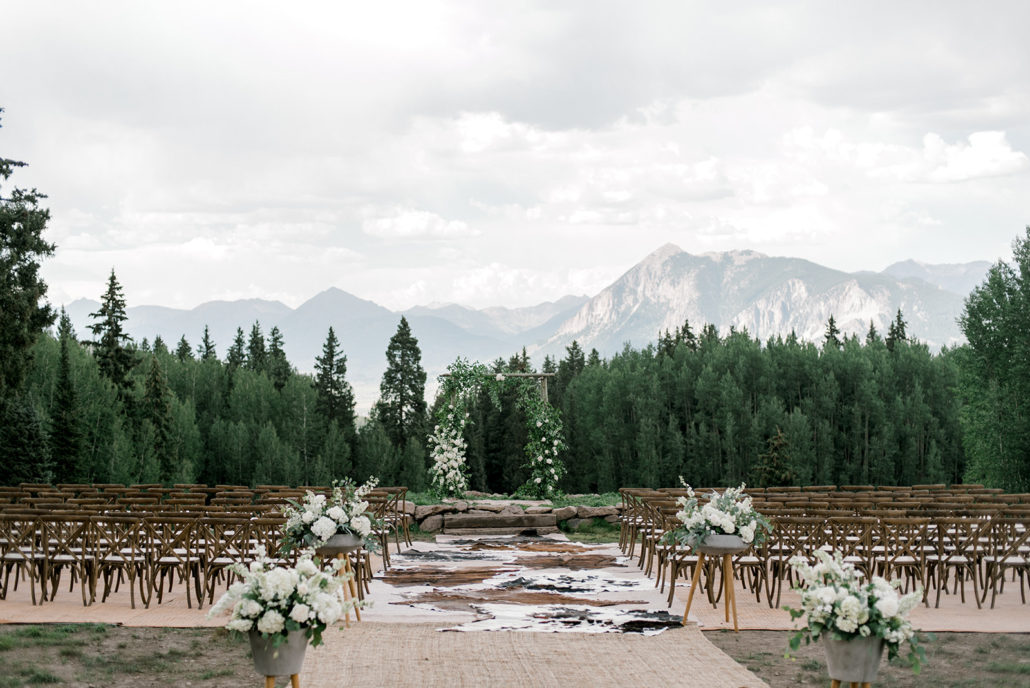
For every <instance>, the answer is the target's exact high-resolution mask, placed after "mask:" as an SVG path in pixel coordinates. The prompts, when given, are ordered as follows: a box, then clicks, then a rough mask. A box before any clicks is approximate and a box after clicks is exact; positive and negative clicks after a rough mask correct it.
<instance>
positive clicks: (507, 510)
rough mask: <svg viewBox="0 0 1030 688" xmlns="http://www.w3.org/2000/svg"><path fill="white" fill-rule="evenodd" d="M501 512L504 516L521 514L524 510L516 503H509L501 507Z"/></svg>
mask: <svg viewBox="0 0 1030 688" xmlns="http://www.w3.org/2000/svg"><path fill="white" fill-rule="evenodd" d="M501 513H502V514H503V515H505V516H522V515H523V514H525V513H526V512H525V510H523V508H522V507H521V506H519V505H518V504H509V505H508V506H506V507H504V508H503V509H501Z"/></svg>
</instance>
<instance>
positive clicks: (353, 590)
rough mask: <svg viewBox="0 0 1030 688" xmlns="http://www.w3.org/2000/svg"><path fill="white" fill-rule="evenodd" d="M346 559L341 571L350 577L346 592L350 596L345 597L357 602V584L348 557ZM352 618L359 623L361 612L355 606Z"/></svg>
mask: <svg viewBox="0 0 1030 688" xmlns="http://www.w3.org/2000/svg"><path fill="white" fill-rule="evenodd" d="M346 558H347V561H346V562H345V563H344V565H343V570H344V572H345V573H348V574H350V577H349V578H348V579H347V590H348V591H349V593H350V594H349V595H347V597H348V599H351V600H357V599H358V588H357V583H356V582H355V580H354V579H355V575H354V569H353V568H352V567H351V565H350V557H349V556H348V557H346ZM354 616H355V617H356V619H357V620H358V621H361V610H360V609H358V608H357V607H356V606H355V607H354Z"/></svg>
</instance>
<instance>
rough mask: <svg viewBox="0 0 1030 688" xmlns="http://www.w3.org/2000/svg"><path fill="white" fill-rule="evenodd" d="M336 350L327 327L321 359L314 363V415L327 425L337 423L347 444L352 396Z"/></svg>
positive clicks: (350, 434) (337, 343) (351, 426)
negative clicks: (318, 416)
mask: <svg viewBox="0 0 1030 688" xmlns="http://www.w3.org/2000/svg"><path fill="white" fill-rule="evenodd" d="M339 347H340V340H338V339H337V338H336V333H335V332H333V328H332V327H330V328H329V334H328V335H327V336H326V339H325V344H323V345H322V355H321V356H319V357H317V358H316V359H315V382H314V385H315V392H316V395H317V396H316V400H315V412H316V413H318V414H319V415H320V416H321V417H322V418H323V419H324V420H325V421H326V422H327V423H328V422H332V421H336V422H337V423H338V424H339V426H340V430H341V431H343V433H344V435H345V436H346V437H347V438H348V440H349V439H350V438H353V437H354V392H353V390H352V389H351V386H350V383H349V382H347V379H346V375H347V357H346V356H345V355H343V354H342V353H339Z"/></svg>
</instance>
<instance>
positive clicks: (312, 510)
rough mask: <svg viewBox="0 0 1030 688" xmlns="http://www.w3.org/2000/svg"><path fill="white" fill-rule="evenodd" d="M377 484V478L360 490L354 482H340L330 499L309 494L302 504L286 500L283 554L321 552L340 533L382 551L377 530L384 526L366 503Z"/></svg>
mask: <svg viewBox="0 0 1030 688" xmlns="http://www.w3.org/2000/svg"><path fill="white" fill-rule="evenodd" d="M377 484H378V481H377V480H376V479H375V478H369V480H368V482H366V483H365V484H364V485H361V486H360V487H356V486H355V485H354V483H353V482H352V481H350V480H343V481H336V482H334V483H333V492H332V495H331V496H330V497H328V498H327V497H326V495H324V494H314V493H313V492H308V493H307V494H306V495H304V500H303V501H302V502H301V503H299V504H298V503H297V502H295V501H294V500H292V499H288V500H286V501H287V504H286V506H284V507H283V508H282V511H283V515H284V516H286V524H285V525H284V526H283V535H282V541H281V543H280V550H279V552H280V554H283V555H285V554H289V553H290V552H292V551H293V550H294V549H303V548H307V547H311V548H314V549H317V548H319V547H321V546H322V545H324V544H325V543H326V541H328V540H329V538H331V537H332V536H333V535H336V534H337V533H351V534H353V535H356V536H358V537H359V538H361V540H362V542H363V544H364V546H365V548H366V549H370V550H372V551H376V550H378V549H379V540H378V538H377V537H376V535H375V530H376V529H377V528H380V527H382V524H381V523H379V522H378V521H377V520H376V519H375V517H374V515H373V514H372V512H370V511H369V510H368V502H367V501H365V496H366V495H368V493H369V492H371V491H372V490H373V489H374V488H375V486H376V485H377Z"/></svg>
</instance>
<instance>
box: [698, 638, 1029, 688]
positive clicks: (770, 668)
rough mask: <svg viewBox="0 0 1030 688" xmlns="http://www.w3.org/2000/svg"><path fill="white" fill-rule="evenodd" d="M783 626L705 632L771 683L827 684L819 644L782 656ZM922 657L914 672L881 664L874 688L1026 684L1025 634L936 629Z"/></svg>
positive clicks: (779, 686) (783, 687)
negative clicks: (780, 628) (779, 627)
mask: <svg viewBox="0 0 1030 688" xmlns="http://www.w3.org/2000/svg"><path fill="white" fill-rule="evenodd" d="M791 635H792V634H791V633H790V632H788V631H741V632H740V633H733V632H732V631H709V632H706V633H705V638H707V639H708V640H709V641H711V642H712V643H714V644H715V645H716V646H717V647H719V649H721V650H722V651H723V652H725V653H726V654H728V655H729V656H730V657H733V658H734V659H735V660H737V661H738V662H739V663H741V664H743V665H744V666H745V667H747V668H748V669H749V670H750V671H752V672H753V673H754V674H755V675H757V676H758V677H759V678H761V679H762V680H763V681H765V682H766V683H768V684H769V685H770V686H772V688H790V687H793V686H821V687H824V688H825V686H828V685H829V683H830V681H829V678H828V677H827V674H826V660H825V657H824V654H823V648H822V646H821V645H819V644H813V645H807V646H806V645H804V644H802V646H801V648H800V649H799V650H798V651H797V652H796V653H793V656H792V658H789V659H788V658H785V657H784V654H785V653H786V651H787V649H788V640H789V638H790V636H791ZM925 648H926V658H927V663H926V664H925V665H924V666H923V669H922V672H921V673H920V674H919V675H915V674H913V673H912V669H911V668H910V667H909V666H908V664H907V663H905V662H903V661H900V659H901V658H899V659H898V660H895V662H894V663H893V664H888V663H887V661H886V659H884V660H883V662H882V663H881V664H880V674H879V676H878V678H877V680H876V681H875V682H874V684H873V685H875V686H876V688H917V687H918V686H933V687H934V688H1030V634H1016V633H1010V634H1005V633H937V634H934V638H933V639H932V640H929V641H928V642H926V644H925Z"/></svg>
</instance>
